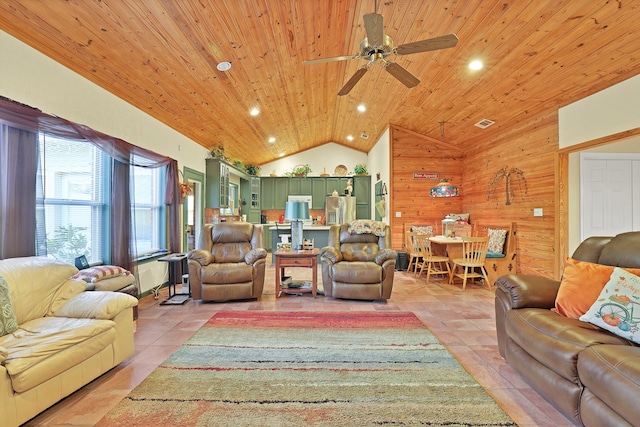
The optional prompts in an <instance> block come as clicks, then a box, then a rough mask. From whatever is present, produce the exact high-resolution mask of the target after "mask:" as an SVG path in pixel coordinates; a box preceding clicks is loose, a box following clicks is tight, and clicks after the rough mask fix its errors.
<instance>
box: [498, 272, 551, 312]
mask: <svg viewBox="0 0 640 427" xmlns="http://www.w3.org/2000/svg"><path fill="white" fill-rule="evenodd" d="M496 287H497V288H498V289H500V290H502V292H504V294H505V295H506V296H508V298H509V302H510V304H511V308H547V309H550V308H553V307H555V304H556V296H557V295H558V289H559V288H560V282H559V281H558V280H554V279H549V278H546V277H540V276H533V275H525V274H508V275H506V276H500V277H499V278H498V280H496Z"/></svg>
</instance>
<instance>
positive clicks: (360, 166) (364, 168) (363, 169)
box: [353, 163, 367, 175]
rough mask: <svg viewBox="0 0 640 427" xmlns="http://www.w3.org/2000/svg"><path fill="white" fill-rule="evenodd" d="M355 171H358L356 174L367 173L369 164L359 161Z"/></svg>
mask: <svg viewBox="0 0 640 427" xmlns="http://www.w3.org/2000/svg"><path fill="white" fill-rule="evenodd" d="M353 171H354V172H355V173H356V175H366V174H367V165H366V164H364V163H358V164H357V165H356V166H355V167H354V168H353Z"/></svg>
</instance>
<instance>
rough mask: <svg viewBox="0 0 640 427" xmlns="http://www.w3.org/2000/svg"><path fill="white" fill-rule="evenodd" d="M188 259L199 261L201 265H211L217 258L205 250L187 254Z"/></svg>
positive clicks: (196, 250)
mask: <svg viewBox="0 0 640 427" xmlns="http://www.w3.org/2000/svg"><path fill="white" fill-rule="evenodd" d="M187 258H188V259H192V260H194V261H198V262H199V263H200V265H203V266H204V265H209V264H211V263H212V262H214V261H215V256H214V255H213V254H212V253H211V252H209V251H205V250H204V249H195V250H193V251H191V252H189V254H187Z"/></svg>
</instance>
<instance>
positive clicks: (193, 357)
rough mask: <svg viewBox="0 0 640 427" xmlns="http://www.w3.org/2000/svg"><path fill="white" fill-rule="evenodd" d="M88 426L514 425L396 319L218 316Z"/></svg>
mask: <svg viewBox="0 0 640 427" xmlns="http://www.w3.org/2000/svg"><path fill="white" fill-rule="evenodd" d="M97 425H98V426H103V427H104V426H332V427H335V426H350V427H351V426H380V425H403V426H412V425H422V426H515V425H516V424H515V423H514V422H513V420H511V418H509V416H508V415H507V414H505V412H504V411H503V410H502V409H501V408H500V407H499V406H498V404H497V403H496V402H495V401H494V400H493V399H492V398H491V396H489V395H488V394H487V393H486V391H485V390H484V389H483V388H482V387H481V386H480V385H479V384H478V383H477V382H476V381H475V380H474V379H473V378H472V377H471V375H469V373H468V372H467V371H465V370H464V369H463V368H462V366H461V365H460V364H459V363H458V362H457V361H456V360H455V358H454V357H453V356H452V355H451V354H449V352H448V351H447V350H446V349H445V348H444V347H443V346H442V345H441V344H440V343H439V342H438V340H437V339H436V338H435V337H434V336H433V335H432V334H431V333H430V332H429V330H428V329H427V328H426V327H425V326H424V325H423V324H422V323H421V322H420V320H419V319H418V318H416V316H415V315H414V314H413V313H408V312H333V313H332V312H322V313H315V312H265V311H221V312H219V313H218V314H216V315H214V316H213V317H212V318H211V319H210V320H209V321H208V322H207V323H206V324H205V325H204V326H203V327H202V328H201V329H200V330H198V331H197V332H196V333H195V334H194V335H193V336H192V337H191V338H190V339H189V340H188V341H187V342H186V343H185V344H184V345H183V346H182V347H181V348H180V349H179V350H178V351H176V352H175V353H174V354H173V355H171V356H170V357H169V358H168V359H167V360H166V361H165V362H164V363H163V364H162V365H161V366H159V367H158V368H157V369H156V370H155V371H153V372H152V373H151V374H150V375H149V376H148V377H147V378H146V379H145V380H144V381H143V382H142V383H140V385H138V386H137V387H136V388H135V389H134V390H133V391H132V392H131V393H130V394H129V395H128V396H127V397H126V398H125V399H124V400H123V401H121V402H120V403H119V404H118V405H116V407H115V408H113V409H112V410H111V411H110V412H109V413H108V414H107V415H106V416H105V417H104V418H103V419H102V420H101V421H100V422H99V423H98V424H97Z"/></svg>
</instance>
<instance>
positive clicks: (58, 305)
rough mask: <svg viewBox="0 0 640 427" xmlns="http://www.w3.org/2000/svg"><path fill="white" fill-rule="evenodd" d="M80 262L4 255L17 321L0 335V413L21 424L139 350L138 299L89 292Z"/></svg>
mask: <svg viewBox="0 0 640 427" xmlns="http://www.w3.org/2000/svg"><path fill="white" fill-rule="evenodd" d="M77 272H78V269H77V268H76V267H74V266H72V265H70V264H65V263H62V262H58V261H56V260H54V259H51V258H46V257H26V258H12V259H5V260H0V276H2V277H3V278H4V280H5V281H6V283H7V285H8V288H9V294H10V297H11V307H12V309H13V312H14V313H15V317H16V320H17V323H18V329H17V330H16V331H14V332H12V333H9V334H7V335H4V336H2V337H0V362H1V364H0V414H2V415H1V418H2V422H1V423H2V425H3V426H5V427H10V426H17V425H20V424H22V423H24V422H26V421H27V420H29V419H30V418H33V417H34V416H35V415H37V414H38V413H40V412H42V411H43V410H45V409H46V408H48V407H49V406H51V405H53V404H54V403H56V402H57V401H59V400H61V399H62V398H64V397H65V396H68V395H70V394H71V393H73V392H74V391H76V390H77V389H79V388H80V387H82V386H84V385H85V384H87V383H89V382H91V381H92V380H94V379H95V378H97V377H99V376H100V375H102V374H103V373H105V372H107V371H108V370H110V369H111V368H113V367H114V366H116V365H118V364H119V363H120V362H122V361H123V360H125V359H126V358H127V357H129V356H131V355H132V354H133V352H134V342H133V332H134V327H133V311H132V310H133V307H135V306H136V305H137V304H138V300H137V299H136V298H134V297H133V296H131V295H127V294H123V293H118V292H101V291H92V292H86V291H85V290H86V287H87V284H86V283H85V282H84V281H82V280H77V279H70V277H71V276H73V275H74V274H75V273H77Z"/></svg>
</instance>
